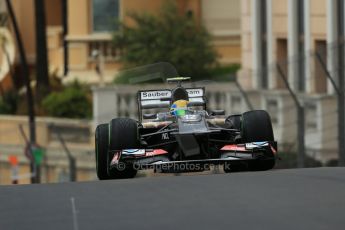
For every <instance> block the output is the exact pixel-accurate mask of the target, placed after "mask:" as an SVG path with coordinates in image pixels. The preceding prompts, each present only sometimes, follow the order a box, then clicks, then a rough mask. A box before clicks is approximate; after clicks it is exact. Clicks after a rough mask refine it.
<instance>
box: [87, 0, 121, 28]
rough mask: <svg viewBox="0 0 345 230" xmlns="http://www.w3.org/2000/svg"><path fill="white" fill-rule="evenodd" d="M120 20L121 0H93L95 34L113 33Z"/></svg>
mask: <svg viewBox="0 0 345 230" xmlns="http://www.w3.org/2000/svg"><path fill="white" fill-rule="evenodd" d="M118 18H119V0H92V20H93V31H94V32H111V31H113V30H115V29H116V20H117V19H118Z"/></svg>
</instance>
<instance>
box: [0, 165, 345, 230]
mask: <svg viewBox="0 0 345 230" xmlns="http://www.w3.org/2000/svg"><path fill="white" fill-rule="evenodd" d="M0 229H1V230H7V229H16V230H20V229H35V230H37V229H49V230H55V229H57V230H66V229H71V230H85V229H208V230H212V229H255V230H257V229H268V230H269V229H275V230H276V229H313V230H316V229H327V230H330V229H332V230H333V229H345V168H316V169H293V170H276V171H267V172H248V173H233V174H213V175H192V176H172V177H151V178H136V179H131V180H118V181H115V180H114V181H95V182H84V183H63V184H44V185H19V186H0Z"/></svg>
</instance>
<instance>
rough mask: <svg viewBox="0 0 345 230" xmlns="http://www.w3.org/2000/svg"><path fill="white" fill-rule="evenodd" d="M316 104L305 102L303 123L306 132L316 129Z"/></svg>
mask: <svg viewBox="0 0 345 230" xmlns="http://www.w3.org/2000/svg"><path fill="white" fill-rule="evenodd" d="M316 114H317V106H316V104H315V103H312V102H307V103H305V125H306V131H307V132H316V131H317V116H316Z"/></svg>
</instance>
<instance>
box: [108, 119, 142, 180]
mask: <svg viewBox="0 0 345 230" xmlns="http://www.w3.org/2000/svg"><path fill="white" fill-rule="evenodd" d="M109 135H110V136H109V150H110V151H112V150H122V149H137V148H140V141H139V134H138V123H137V122H136V121H135V120H132V119H129V118H115V119H112V120H111V121H110V123H109ZM123 166H124V167H121V168H113V169H112V170H111V171H109V175H110V176H111V177H112V178H113V179H125V178H133V177H135V175H136V174H137V170H136V169H134V167H133V165H131V164H123Z"/></svg>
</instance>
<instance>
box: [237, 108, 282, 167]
mask: <svg viewBox="0 0 345 230" xmlns="http://www.w3.org/2000/svg"><path fill="white" fill-rule="evenodd" d="M241 126H242V127H241V136H242V140H243V142H245V143H248V142H261V141H274V135H273V129H272V122H271V118H270V115H269V114H268V113H267V112H266V111H265V110H253V111H249V112H245V113H243V114H242V124H241ZM268 154H269V153H267V154H266V156H265V157H263V158H260V159H258V160H255V161H251V162H249V169H250V170H252V171H265V170H269V169H272V168H273V167H274V165H275V158H274V155H273V153H270V154H269V155H268Z"/></svg>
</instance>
